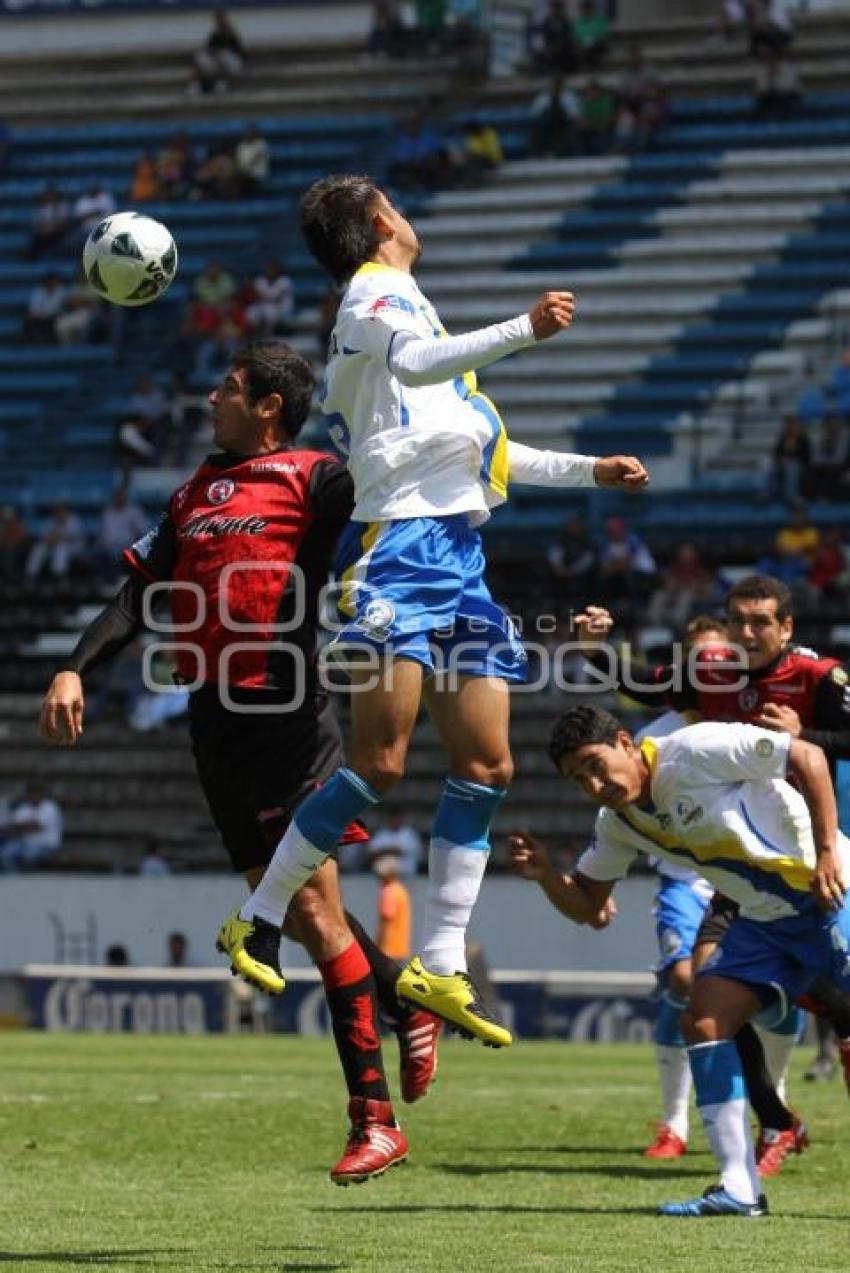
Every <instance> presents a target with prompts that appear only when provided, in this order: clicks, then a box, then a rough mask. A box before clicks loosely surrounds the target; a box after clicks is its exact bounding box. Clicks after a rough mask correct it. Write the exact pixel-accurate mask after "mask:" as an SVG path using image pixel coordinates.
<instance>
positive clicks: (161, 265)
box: [83, 212, 177, 305]
mask: <svg viewBox="0 0 850 1273" xmlns="http://www.w3.org/2000/svg"><path fill="white" fill-rule="evenodd" d="M83 269H84V270H85V272H86V278H87V279H88V282H89V286H90V287H91V288H92V289H93V290H94V291H95V292H97V294H98V296H102V297H104V299H105V300H108V301H111V302H112V304H113V305H149V304H150V302H151V301H155V300H156V299H157V297H159V296H162V294H163V292H164V291H165V289H166V288H167V287H168V285H169V284H170V282H171V280H172V279H173V278H174V275H175V274H176V273H177V247H176V245H175V243H174V239H173V238H172V237H171V231H170V230H168V229H167V228H166V227H165V226H164V225H162V223H161V222H159V221H154V220H153V218H152V217H146V216H144V215H143V214H142V213H140V212H116V213H113V215H112V216H109V217H104V218H103V220H102V221H99V222H98V224H97V225H96V226H95V227H94V229H93V230H92V232H91V234H90V235H89V237H88V239H87V240H86V246H85V247H84V248H83Z"/></svg>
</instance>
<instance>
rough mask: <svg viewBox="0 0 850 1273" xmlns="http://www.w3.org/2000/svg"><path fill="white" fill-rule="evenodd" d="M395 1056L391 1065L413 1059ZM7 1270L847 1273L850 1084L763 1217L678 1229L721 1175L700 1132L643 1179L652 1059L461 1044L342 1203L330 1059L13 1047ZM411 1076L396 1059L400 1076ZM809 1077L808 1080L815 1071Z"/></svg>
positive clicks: (803, 1093)
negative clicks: (392, 1146)
mask: <svg viewBox="0 0 850 1273" xmlns="http://www.w3.org/2000/svg"><path fill="white" fill-rule="evenodd" d="M393 1051H394V1048H393ZM0 1057H2V1061H0V1065H2V1085H0V1146H2V1169H0V1214H2V1217H3V1222H2V1234H0V1248H2V1249H0V1265H2V1266H3V1267H4V1268H6V1267H8V1268H9V1269H20V1270H22V1273H23V1271H25V1270H26V1271H27V1273H40V1271H41V1270H44V1273H48V1271H55V1270H56V1269H81V1268H95V1267H97V1268H109V1269H114V1270H145V1269H147V1270H153V1269H156V1270H174V1271H175V1273H176V1271H180V1273H182V1271H183V1270H194V1271H195V1273H206V1270H213V1269H232V1270H243V1269H244V1270H264V1271H268V1273H272V1271H274V1270H278V1271H281V1273H283V1271H288V1273H296V1271H299V1273H301V1271H303V1273H319V1271H321V1270H352V1271H354V1270H356V1271H357V1273H361V1271H363V1273H372V1271H374V1270H381V1271H382V1273H383V1271H384V1270H387V1271H390V1270H392V1271H395V1270H405V1271H406V1270H413V1271H414V1273H418V1271H420V1270H421V1271H422V1273H425V1270H428V1271H429V1273H431V1271H433V1273H449V1271H454V1270H458V1273H461V1271H462V1273H478V1270H508V1271H510V1273H515V1271H516V1270H535V1271H536V1270H550V1269H551V1270H581V1271H582V1273H595V1271H596V1270H600V1271H604V1273H607V1271H608V1270H611V1271H612V1273H613V1271H616V1273H624V1271H630V1270H647V1273H655V1270H658V1271H659V1273H662V1271H663V1273H666V1271H667V1270H682V1273H684V1271H685V1270H687V1271H688V1273H691V1270H693V1273H714V1271H715V1270H717V1271H718V1273H720V1271H721V1270H722V1273H737V1271H738V1270H745V1269H746V1270H749V1269H753V1270H756V1269H758V1270H760V1271H761V1270H764V1271H765V1273H768V1271H769V1273H780V1271H785V1270H787V1271H788V1273H791V1270H793V1271H794V1273H797V1271H798V1270H800V1269H806V1270H818V1271H823V1273H826V1271H829V1270H835V1273H839V1270H840V1273H846V1270H847V1268H848V1261H850V1257H848V1250H850V1243H849V1242H848V1239H850V1220H848V1215H850V1195H849V1194H848V1188H847V1186H848V1172H847V1166H846V1158H845V1157H844V1156H843V1155H842V1154H841V1150H842V1148H843V1147H844V1146H845V1145H846V1144H847V1143H848V1140H850V1103H848V1101H847V1099H846V1097H845V1095H844V1090H843V1087H842V1086H841V1084H840V1082H839V1081H836V1082H833V1083H831V1084H828V1085H826V1084H818V1085H813V1086H809V1085H803V1084H802V1083H801V1082H799V1065H798V1074H797V1078H798V1082H797V1084H796V1098H797V1101H798V1103H799V1104H800V1105H801V1106H802V1107H803V1110H804V1112H805V1114H806V1115H807V1116H808V1117H809V1120H810V1122H811V1123H812V1124H813V1135H814V1139H815V1144H814V1146H813V1148H812V1149H811V1150H810V1152H809V1153H808V1154H807V1155H806V1157H805V1158H801V1159H795V1160H793V1161H792V1162H791V1163H790V1164H789V1165H788V1167H787V1168H786V1170H785V1172H784V1173H783V1175H782V1176H781V1177H780V1178H779V1179H778V1180H776V1181H774V1182H773V1183H772V1185H771V1188H770V1191H769V1192H770V1201H771V1205H772V1208H773V1211H774V1214H773V1215H772V1216H771V1217H770V1218H769V1219H766V1220H758V1221H741V1220H717V1221H714V1222H709V1221H702V1222H699V1221H696V1222H694V1221H691V1222H688V1221H670V1220H662V1219H659V1218H657V1217H656V1216H654V1215H653V1214H652V1212H653V1207H654V1205H655V1204H656V1203H657V1202H659V1201H660V1200H662V1199H664V1198H669V1197H672V1198H680V1197H685V1196H690V1195H691V1194H693V1193H696V1192H698V1191H700V1190H701V1189H702V1188H703V1186H704V1185H706V1184H708V1183H709V1182H710V1181H711V1179H712V1162H711V1159H710V1157H709V1155H708V1153H707V1152H706V1149H705V1142H704V1140H703V1138H702V1135H701V1133H698V1134H696V1135H695V1136H694V1140H693V1152H692V1153H689V1154H688V1156H687V1158H685V1159H684V1160H683V1161H682V1162H681V1163H675V1164H663V1163H658V1164H653V1163H649V1162H645V1161H644V1160H642V1159H641V1157H640V1155H639V1150H640V1149H641V1147H642V1146H643V1145H644V1144H645V1143H646V1138H647V1121H648V1120H649V1119H650V1118H651V1117H652V1115H653V1113H654V1112H655V1109H656V1099H657V1098H656V1086H655V1079H654V1072H653V1063H652V1054H651V1050H650V1049H649V1048H635V1047H625V1046H623V1047H601V1046H598V1047H593V1046H582V1047H579V1046H573V1045H565V1044H557V1043H543V1044H521V1045H519V1046H515V1047H514V1048H512V1049H511V1050H509V1051H506V1052H500V1053H494V1052H489V1051H485V1050H484V1049H481V1048H478V1047H475V1046H473V1045H472V1044H463V1043H460V1042H457V1041H451V1042H450V1043H448V1044H447V1045H445V1046H444V1048H443V1057H442V1067H441V1072H440V1081H439V1083H438V1084H437V1087H436V1088H435V1090H434V1092H433V1094H432V1096H430V1097H429V1098H428V1099H427V1100H426V1101H424V1102H423V1103H421V1104H420V1105H418V1106H416V1107H414V1108H413V1109H410V1110H406V1111H404V1124H405V1127H406V1129H407V1131H408V1133H409V1135H410V1139H411V1142H412V1151H411V1160H410V1163H409V1164H408V1165H407V1166H403V1167H400V1168H397V1169H396V1170H395V1171H394V1172H393V1173H391V1174H390V1175H388V1176H386V1177H385V1178H384V1179H383V1180H379V1181H373V1182H371V1183H369V1184H367V1185H362V1186H352V1187H350V1188H348V1189H338V1188H336V1187H334V1186H333V1185H331V1184H330V1183H329V1182H328V1180H327V1175H326V1173H327V1168H328V1166H329V1165H330V1164H331V1162H332V1161H334V1159H335V1158H336V1156H337V1155H338V1153H339V1151H340V1150H341V1148H342V1143H343V1139H344V1131H345V1123H344V1109H343V1102H342V1099H341V1085H340V1081H339V1078H338V1075H337V1070H336V1062H335V1059H334V1057H333V1055H332V1052H331V1049H330V1047H329V1045H328V1043H327V1042H324V1041H321V1040H309V1041H307V1040H301V1039H291V1038H253V1037H251V1038H233V1037H219V1038H182V1039H177V1038H165V1039H160V1038H150V1037H136V1038H132V1037H127V1036H120V1037H102V1036H97V1037H93V1036H89V1037H84V1036H73V1035H71V1036H57V1035H53V1036H51V1035H39V1034H18V1035H12V1034H6V1035H4V1036H2V1038H0ZM391 1060H392V1064H393V1066H395V1056H394V1055H393V1056H392V1057H391ZM799 1064H802V1059H801V1061H800V1063H799Z"/></svg>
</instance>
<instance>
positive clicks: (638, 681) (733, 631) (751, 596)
mask: <svg viewBox="0 0 850 1273" xmlns="http://www.w3.org/2000/svg"><path fill="white" fill-rule="evenodd" d="M613 622H614V621H613V618H612V616H611V615H610V614H609V612H608V611H607V610H605V609H603V608H602V607H596V606H589V607H588V608H587V609H586V610H585V612H584V613H583V614H582V615H580V616H578V618H577V620H576V628H577V632H578V636H579V640H580V641H587V642H600V641H604V640H605V636H606V634H607V633H608V632H609V631H610V629H611V627H612V626H613ZM726 628H727V632H728V635H729V642H730V647H734V648H730V649H729V650H722V649H719V648H718V649H715V650H714V651H713V652H712V653H710V654H708V655H706V652H705V651H703V652H702V653H701V654H700V657H699V661H698V662H696V663H692V665H691V666H690V667H682V666H681V665H676V664H673V663H668V664H658V665H656V666H654V667H653V666H649V665H647V664H643V665H642V664H640V663H633V662H631V661H630V662H629V666H628V669H627V675H626V676H624V675H622V674H621V672H620V670H619V669H617V670H616V671H615V680H616V682H617V686H618V688H619V690H620V691H621V692H622V693H625V694H627V695H628V696H629V697H630V698H634V699H635V700H636V701H637V702H639V703H643V704H645V705H646V706H652V707H659V708H660V707H661V706H671V707H675V708H677V709H678V710H680V711H686V710H691V711H693V710H696V711H697V712H698V713H699V715H700V717H701V718H702V719H704V720H719V721H722V720H728V721H744V722H747V723H749V724H752V725H760V726H762V727H763V728H765V729H775V730H780V731H783V732H787V733H789V734H791V735H792V736H793V737H794V738H802V739H803V741H804V742H809V743H815V744H817V746H819V747H821V748H822V749H823V751H824V752H825V753H826V757H827V760H828V761H829V763H830V767H831V768H832V769H833V772H834V768H835V763H836V761H838V760H846V759H850V672H848V669H847V667H845V665H844V664H842V663H841V662H840V661H839V660H838V659H834V658H824V657H821V656H820V655H818V654H816V653H815V652H814V651H813V650H809V649H806V648H804V647H801V646H798V645H796V644H794V641H793V636H794V616H793V611H792V596H791V592H790V589H789V588H787V587H786V586H785V584H783V583H782V582H781V581H780V580H778V579H774V578H773V577H772V576H770V575H748V576H746V577H745V578H743V579H741V580H739V582H738V583H736V584H735V585H734V586H733V587H732V588H731V589H730V590H729V592H728V594H727V596H726ZM712 660H714V661H712ZM590 661H591V662H592V663H594V664H595V665H596V666H597V667H599V668H600V670H601V669H603V668H604V670H605V672H606V673H607V672H609V671H610V666H611V665H610V660H608V659H605V658H602V657H597V656H595V655H591V656H590ZM727 918H728V917H727ZM809 1000H810V1006H811V1007H812V1008H813V1009H814V1010H815V1011H816V1012H818V1014H819V1018H818V1023H819V1030H820V1037H821V1049H822V1054H821V1057H820V1058H819V1061H821V1063H822V1062H823V1060H824V1059H826V1058H827V1057H828V1048H829V1043H828V1039H827V1037H826V1035H825V1034H824V1033H823V1028H822V1022H826V1021H828V1022H830V1023H831V1024H832V1026H833V1027H834V1029H835V1033H836V1035H837V1037H838V1050H839V1055H840V1058H841V1062H842V1066H843V1069H844V1076H845V1081H846V1084H847V1088H848V1092H850V1003H848V1001H847V999H846V997H845V996H844V995H843V994H841V993H840V992H839V991H837V990H836V989H835V988H834V987H833V986H831V985H830V984H829V983H828V982H822V981H818V982H817V983H816V984H815V985H814V986H813V987H812V991H811V993H810V995H809ZM816 1064H817V1063H816Z"/></svg>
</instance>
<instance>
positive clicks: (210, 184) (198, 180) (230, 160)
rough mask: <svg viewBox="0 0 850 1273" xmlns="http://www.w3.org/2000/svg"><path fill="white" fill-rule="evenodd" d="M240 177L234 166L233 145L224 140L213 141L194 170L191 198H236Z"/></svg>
mask: <svg viewBox="0 0 850 1273" xmlns="http://www.w3.org/2000/svg"><path fill="white" fill-rule="evenodd" d="M240 189H241V178H240V176H239V172H238V170H237V167H236V154H235V151H234V149H233V146H232V145H231V144H230V143H229V142H226V141H217V142H213V143H212V144H211V145H210V148H209V151H208V152H207V156H206V158H205V159H202V160H201V162H200V164H199V165H198V167H197V170H196V172H195V184H194V188H193V190H192V196H191V197H192V198H193V199H237V198H238V197H239V194H240Z"/></svg>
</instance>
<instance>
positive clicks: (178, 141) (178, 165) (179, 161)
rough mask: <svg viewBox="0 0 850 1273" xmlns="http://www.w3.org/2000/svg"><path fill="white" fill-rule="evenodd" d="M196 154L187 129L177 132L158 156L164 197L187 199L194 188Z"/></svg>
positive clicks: (157, 164)
mask: <svg viewBox="0 0 850 1273" xmlns="http://www.w3.org/2000/svg"><path fill="white" fill-rule="evenodd" d="M194 175H195V156H194V153H193V151H192V142H191V140H190V138H189V134H188V133H187V132H185V131H183V132H177V133H175V134H174V136H173V137H171V138H169V140H168V141H167V142H166V143H165V145H164V146H163V147H162V149H161V150H160V152H159V154H158V155H157V157H156V178H157V184H158V185H159V188H160V191H161V195H162V198H163V199H185V197H186V196H187V195H188V194H189V192H190V190H191V189H192V180H193V177H194Z"/></svg>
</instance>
